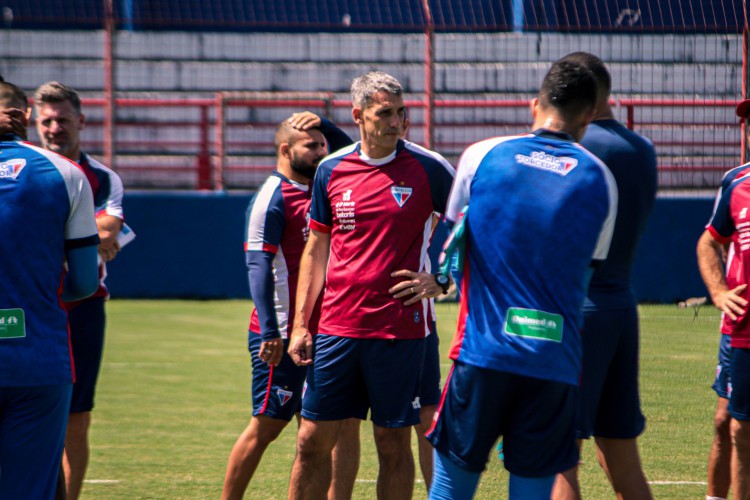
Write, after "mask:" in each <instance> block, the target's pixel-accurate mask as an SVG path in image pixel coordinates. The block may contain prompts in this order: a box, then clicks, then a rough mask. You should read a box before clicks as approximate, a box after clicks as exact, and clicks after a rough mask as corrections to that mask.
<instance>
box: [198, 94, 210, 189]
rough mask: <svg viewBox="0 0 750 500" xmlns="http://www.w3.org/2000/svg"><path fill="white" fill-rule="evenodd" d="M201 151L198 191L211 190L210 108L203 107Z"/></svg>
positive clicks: (199, 155) (199, 153)
mask: <svg viewBox="0 0 750 500" xmlns="http://www.w3.org/2000/svg"><path fill="white" fill-rule="evenodd" d="M200 109H201V128H200V137H201V143H200V151H199V152H198V189H200V190H206V189H211V157H210V156H209V145H208V127H209V122H208V106H201V108H200Z"/></svg>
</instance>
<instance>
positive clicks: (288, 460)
mask: <svg viewBox="0 0 750 500" xmlns="http://www.w3.org/2000/svg"><path fill="white" fill-rule="evenodd" d="M250 308H251V305H250V303H249V302H246V301H206V302H200V301H137V300H113V301H111V302H110V303H109V304H108V330H107V342H106V349H105V353H104V361H103V364H102V372H101V376H100V380H99V386H98V393H97V399H96V403H97V405H96V409H95V410H94V414H93V427H92V431H91V461H90V465H89V470H88V474H87V482H86V484H85V485H84V490H83V498H97V499H98V498H107V499H111V498H127V499H137V498H156V499H162V498H163V499H177V498H190V499H202V498H219V496H220V494H221V488H222V483H223V479H224V471H225V467H226V462H227V457H228V456H229V451H230V450H231V448H232V445H233V444H234V441H235V439H236V438H237V436H238V435H239V434H240V432H241V431H242V430H243V429H244V428H245V426H246V425H247V422H248V420H249V418H250V389H249V387H250V366H249V355H248V353H247V332H246V328H247V320H248V315H249V312H250ZM438 314H439V320H438V324H439V327H440V338H441V350H442V351H443V359H445V360H446V361H445V363H444V365H443V373H444V374H446V373H447V371H448V366H449V365H448V361H447V358H446V356H445V351H446V350H447V347H448V345H449V343H450V340H451V338H452V335H453V331H454V327H455V315H456V305H453V304H451V305H440V306H439V308H438ZM693 316H694V314H693V310H692V309H678V308H677V307H675V306H643V307H642V308H641V331H642V340H641V395H642V399H643V409H644V413H645V414H646V417H647V419H648V424H647V429H646V432H645V434H644V435H643V436H642V438H641V439H640V448H641V454H642V458H643V462H644V468H645V470H646V474H647V476H648V479H649V481H650V482H651V483H652V489H653V492H654V495H655V497H656V498H658V499H686V498H702V497H703V496H704V495H705V489H706V486H705V481H706V460H707V457H708V450H709V446H710V443H711V438H712V420H713V419H712V416H713V412H714V407H715V402H716V398H715V395H714V393H713V391H711V389H710V388H709V385H710V384H711V382H712V380H713V372H714V366H715V359H716V348H717V343H718V322H719V314H718V312H717V311H716V310H715V309H713V308H712V307H707V306H704V307H703V308H701V310H700V314H699V315H698V316H697V318H695V319H694V317H693ZM295 428H296V426H295V425H293V424H292V425H290V426H289V427H288V428H287V430H286V431H285V432H284V433H283V434H282V436H281V437H280V438H279V439H278V440H277V441H276V442H275V443H273V444H272V445H271V447H270V448H269V450H268V451H267V452H266V455H265V457H264V460H263V462H262V463H261V465H260V467H259V469H258V471H257V473H256V475H255V477H254V478H253V481H252V482H251V484H250V487H249V489H248V492H247V494H246V498H254V499H255V498H279V499H280V498H285V497H286V489H287V482H288V476H289V471H290V468H291V464H292V461H293V458H294V449H295ZM592 448H593V447H592V445H591V444H590V443H587V445H586V446H585V448H584V453H583V464H582V467H581V474H582V475H581V483H582V488H583V494H584V497H586V498H591V499H600V498H611V497H612V495H611V493H610V490H609V486H608V483H607V481H606V478H605V477H604V474H603V473H602V472H601V470H600V469H599V466H598V464H597V463H596V458H595V456H594V453H593V449H592ZM361 463H362V465H361V467H360V471H359V476H358V479H357V485H356V488H355V498H374V497H375V478H376V475H377V458H376V455H375V450H374V446H373V444H372V438H371V427H370V425H369V423H368V424H365V425H363V426H362V462H361ZM418 470H419V469H418V468H417V471H418ZM418 474H419V473H418ZM506 490H507V473H506V472H505V470H504V469H503V468H502V464H501V463H500V461H499V460H497V458H496V457H493V458H492V460H491V461H490V465H489V467H488V470H487V472H486V473H485V474H484V476H483V478H482V482H481V484H480V486H479V490H478V492H477V498H505V497H506V496H507V494H506ZM414 497H415V498H425V497H426V493H425V489H424V485H423V484H422V482H421V478H419V476H418V482H417V484H416V486H415V492H414Z"/></svg>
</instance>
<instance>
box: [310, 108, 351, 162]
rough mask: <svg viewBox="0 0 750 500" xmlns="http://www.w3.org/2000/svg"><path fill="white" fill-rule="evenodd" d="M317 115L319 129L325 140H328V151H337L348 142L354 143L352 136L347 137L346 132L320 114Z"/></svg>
mask: <svg viewBox="0 0 750 500" xmlns="http://www.w3.org/2000/svg"><path fill="white" fill-rule="evenodd" d="M318 116H319V117H320V131H321V132H323V135H324V136H325V138H326V141H328V151H329V152H330V153H332V152H334V151H338V150H339V149H341V148H344V147H346V146H348V145H350V144H354V141H353V140H352V138H351V137H349V135H347V133H346V132H344V131H343V130H341V129H340V128H338V127H337V126H336V125H334V124H333V122H332V121H330V120H328V119H326V118H323V117H322V116H320V115H318Z"/></svg>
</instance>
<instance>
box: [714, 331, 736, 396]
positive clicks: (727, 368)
mask: <svg viewBox="0 0 750 500" xmlns="http://www.w3.org/2000/svg"><path fill="white" fill-rule="evenodd" d="M731 337H732V336H731V335H722V336H721V340H719V363H718V364H717V365H716V376H715V377H714V384H713V385H712V386H711V388H712V389H713V390H714V391H715V392H716V395H717V396H719V397H720V398H724V399H729V386H730V384H731V383H732V345H731V341H732V338H731Z"/></svg>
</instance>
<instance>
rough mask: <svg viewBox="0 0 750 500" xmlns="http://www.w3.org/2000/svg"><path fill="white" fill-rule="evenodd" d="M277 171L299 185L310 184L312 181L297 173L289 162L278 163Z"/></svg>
mask: <svg viewBox="0 0 750 500" xmlns="http://www.w3.org/2000/svg"><path fill="white" fill-rule="evenodd" d="M276 170H277V171H278V172H279V173H280V174H281V175H283V176H284V177H286V178H287V179H289V180H290V181H292V182H296V183H297V184H310V179H308V178H307V177H305V176H304V175H302V174H300V173H299V172H295V171H294V169H292V166H291V165H290V164H289V162H281V161H280V162H277V163H276Z"/></svg>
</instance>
